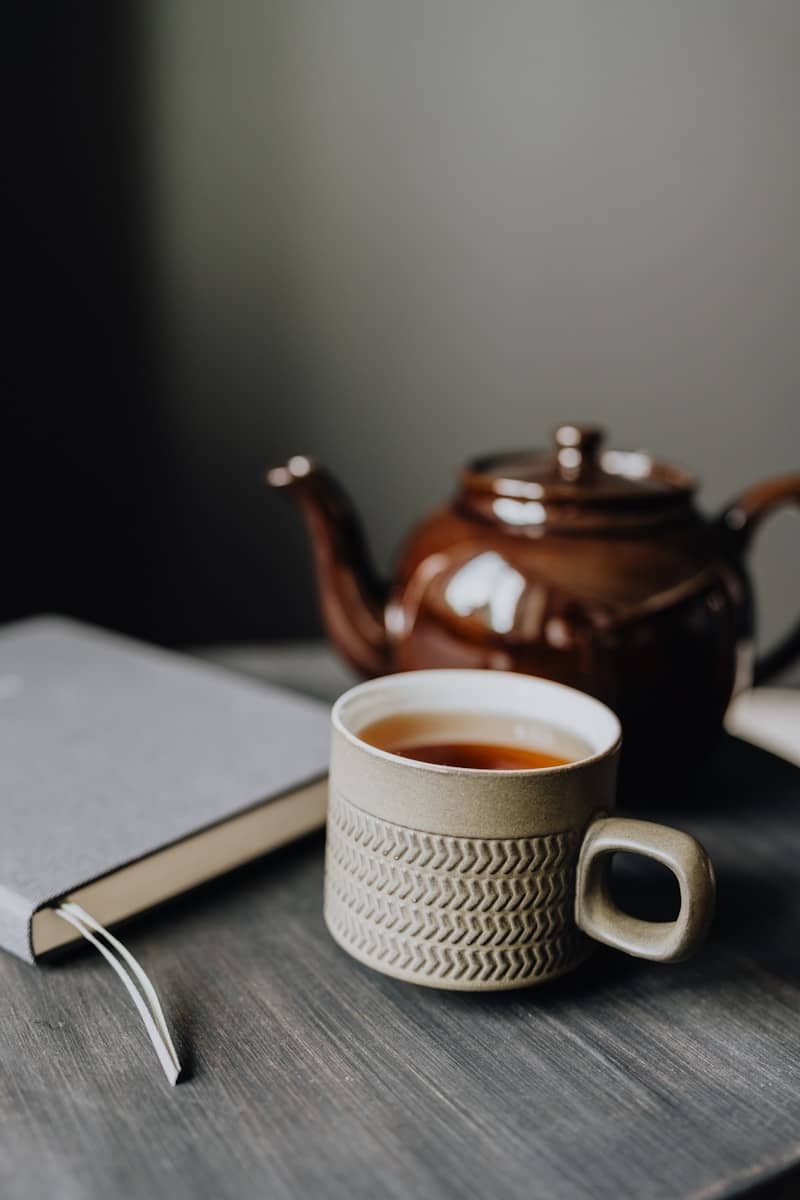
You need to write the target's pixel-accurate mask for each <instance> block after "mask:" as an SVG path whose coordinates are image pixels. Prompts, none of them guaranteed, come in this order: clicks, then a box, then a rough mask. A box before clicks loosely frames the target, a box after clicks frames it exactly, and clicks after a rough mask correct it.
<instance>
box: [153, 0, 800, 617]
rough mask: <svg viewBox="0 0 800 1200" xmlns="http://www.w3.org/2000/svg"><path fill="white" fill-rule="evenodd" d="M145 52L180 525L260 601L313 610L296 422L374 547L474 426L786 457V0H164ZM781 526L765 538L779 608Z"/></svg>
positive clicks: (727, 460)
mask: <svg viewBox="0 0 800 1200" xmlns="http://www.w3.org/2000/svg"><path fill="white" fill-rule="evenodd" d="M148 61H149V63H150V71H149V79H148V96H149V106H148V129H149V139H150V146H151V149H152V161H151V164H150V169H151V186H152V194H153V220H154V231H155V236H156V239H157V245H158V250H159V262H160V267H159V270H160V272H161V288H162V297H163V314H162V317H163V328H164V330H165V339H166V341H165V344H166V348H167V352H168V361H169V375H170V382H169V389H168V390H169V411H168V414H167V418H168V421H167V423H168V427H169V431H170V437H171V439H172V445H173V447H174V454H173V470H172V486H173V487H174V489H175V494H176V495H177V496H179V497H186V498H187V499H186V503H185V505H184V510H185V515H184V517H183V518H182V517H181V516H180V512H181V504H180V503H178V505H177V509H178V516H177V517H176V518H175V520H176V522H177V524H176V529H175V531H174V532H175V534H176V543H179V542H180V541H181V538H183V539H184V540H185V539H186V537H187V536H189V537H190V538H191V537H193V538H194V539H195V541H199V542H200V543H201V544H202V546H203V548H204V549H203V554H204V561H205V563H206V565H205V567H204V569H203V574H202V578H200V579H199V580H198V585H199V586H202V587H204V588H205V589H210V591H211V593H212V596H213V594H214V592H215V589H216V592H217V593H218V595H219V597H220V602H222V600H223V598H224V596H225V595H226V594H228V593H229V592H230V590H231V589H236V588H237V587H240V586H241V587H246V588H247V589H248V600H247V603H248V604H249V605H250V608H251V610H252V614H253V623H254V628H255V627H256V626H257V627H258V629H259V630H260V631H266V632H269V633H274V634H275V635H276V636H282V635H288V634H295V633H298V632H303V631H306V630H309V629H311V628H313V616H312V612H313V609H312V605H311V602H310V600H309V598H308V589H309V585H310V577H309V574H308V568H307V565H306V558H305V546H304V542H303V540H302V536H301V533H300V530H299V525H298V523H297V522H296V521H295V519H294V516H293V514H291V513H290V512H289V511H288V510H287V509H286V508H284V506H283V504H282V503H281V501H280V499H279V498H278V497H273V496H267V495H262V494H261V490H260V485H259V483H258V475H259V472H260V469H261V467H262V466H263V465H265V464H266V463H267V462H270V461H277V460H280V459H282V458H283V457H284V456H286V455H287V454H290V453H295V452H310V453H313V454H315V455H317V456H318V457H319V458H321V459H323V460H325V461H326V462H328V463H329V464H330V465H331V466H332V467H333V468H335V469H336V470H337V472H339V473H340V474H341V476H342V477H343V479H344V480H345V481H346V482H347V483H348V484H349V485H350V487H351V489H352V491H353V493H354V495H355V497H356V499H357V500H358V501H359V502H360V504H361V506H362V507H363V509H364V511H365V514H366V523H367V528H368V532H369V535H370V537H371V540H372V543H373V545H374V547H375V550H376V555H377V557H378V559H379V561H380V562H382V563H384V564H386V563H387V562H388V561H389V556H390V550H391V549H392V547H393V546H394V545H395V544H396V542H397V540H398V539H399V537H400V536H401V534H402V533H403V532H404V531H405V530H406V528H407V527H408V525H409V523H410V522H411V521H412V520H413V518H414V517H415V516H416V515H418V514H420V513H421V512H422V511H424V510H425V509H426V508H427V507H428V506H429V505H431V504H432V503H433V502H434V501H436V500H437V499H438V498H440V497H441V496H442V495H443V494H444V493H445V492H446V491H447V489H448V488H449V487H450V480H451V476H452V472H453V470H454V468H455V467H456V466H457V465H458V464H459V463H460V462H461V461H462V460H463V459H464V458H466V457H468V456H470V455H473V454H475V453H478V452H480V451H484V450H487V449H492V448H498V447H508V446H517V445H522V444H537V443H541V442H542V441H543V440H544V439H546V438H547V437H548V434H549V430H550V428H551V426H553V425H554V424H555V423H556V422H558V421H560V420H562V419H575V420H592V421H596V422H600V423H602V424H604V425H606V426H607V427H608V429H609V431H610V432H611V434H612V435H613V441H614V442H616V443H617V444H620V445H625V446H636V447H638V446H643V447H646V448H648V449H650V450H652V451H654V452H656V453H657V454H658V455H660V456H663V457H666V458H670V459H675V460H678V461H680V462H682V463H684V464H685V465H688V466H689V467H691V468H692V469H695V470H697V472H698V473H699V474H700V475H701V476H702V478H703V480H704V485H705V486H704V491H703V503H704V504H705V506H706V507H707V508H708V509H710V510H713V509H715V508H716V507H717V506H719V505H721V504H722V502H723V501H724V500H726V499H727V498H728V497H729V496H731V495H732V494H733V493H735V492H736V491H737V490H738V489H740V488H741V487H743V486H744V485H745V484H747V483H750V482H753V481H755V480H757V479H759V478H760V477H763V476H767V475H770V474H773V473H778V472H781V471H787V470H791V469H797V468H798V467H799V466H800V452H799V447H800V404H799V403H798V384H800V325H799V323H798V291H799V290H800V289H799V287H798V285H799V284H800V237H799V236H798V202H799V201H800V147H799V142H798V114H799V113H800V69H798V68H799V67H800V5H798V4H797V3H796V0H759V3H753V2H752V0H659V2H646V0H604V2H603V3H597V2H596V0H527V2H525V3H513V2H510V0H493V2H492V3H476V2H472V0H427V2H424V3H423V2H419V0H404V2H394V3H387V2H383V0H268V2H263V0H262V2H255V0H235V2H232V3H227V4H225V5H219V4H216V3H213V2H212V0H170V3H169V4H161V5H157V4H155V5H153V6H152V9H151V10H150V17H149V29H148ZM190 501H191V502H190ZM182 520H183V522H184V526H185V527H182V526H181V521H182ZM799 532H800V526H799V525H798V521H797V514H792V515H791V516H789V515H787V516H785V517H781V518H778V519H776V520H775V521H774V523H773V524H772V525H771V526H770V527H769V528H768V529H766V530H765V532H764V534H763V537H762V539H761V542H760V544H759V546H758V549H757V551H756V554H755V564H756V570H757V572H758V575H759V579H760V581H762V584H763V586H762V587H761V588H760V591H761V593H762V595H763V614H764V617H765V625H766V627H767V628H768V631H770V632H772V631H775V630H777V628H778V627H780V626H784V625H786V624H788V622H789V620H790V618H791V617H792V615H793V614H795V613H796V611H797V608H798V601H799V600H800V554H798V545H799V543H800V538H798V533H799ZM245 559H246V560H247V562H248V563H250V564H253V563H257V564H258V565H257V568H253V569H252V570H250V571H249V573H248V572H245V571H244V570H243V566H242V563H243V560H245ZM178 569H180V563H179V562H178V563H177V565H176V570H178Z"/></svg>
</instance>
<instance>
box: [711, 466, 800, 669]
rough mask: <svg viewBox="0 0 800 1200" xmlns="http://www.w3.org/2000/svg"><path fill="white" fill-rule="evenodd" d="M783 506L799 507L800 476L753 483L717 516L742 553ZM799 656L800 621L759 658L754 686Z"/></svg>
mask: <svg viewBox="0 0 800 1200" xmlns="http://www.w3.org/2000/svg"><path fill="white" fill-rule="evenodd" d="M786 504H795V505H797V506H798V507H800V475H779V476H778V478H777V479H768V480H767V481H766V482H764V483H756V484H754V485H753V487H751V488H748V489H747V490H746V491H744V492H742V494H741V495H740V496H737V497H736V499H735V500H733V501H732V502H731V503H730V504H729V505H728V507H727V508H726V509H724V511H723V512H722V515H721V516H720V522H721V524H722V525H723V526H724V528H725V529H727V530H728V531H729V533H731V534H732V535H733V537H734V538H735V539H736V541H737V542H738V545H739V548H740V549H741V550H747V549H748V548H749V546H750V541H751V538H752V537H753V534H754V533H755V532H756V530H757V529H758V527H759V526H760V524H761V522H762V521H763V520H764V518H765V517H768V516H769V515H770V513H772V512H774V511H775V509H778V508H782V507H783V506H784V505H786ZM798 656H800V621H798V622H797V624H796V625H795V626H794V628H793V629H790V630H789V632H788V633H787V634H786V636H785V637H784V638H783V639H782V641H780V642H779V643H778V645H777V646H774V647H773V648H772V649H771V650H769V651H768V652H767V653H766V654H763V655H760V656H759V658H758V659H757V660H756V664H755V667H754V669H753V683H756V684H758V683H765V682H766V680H768V679H769V678H771V676H773V675H775V674H777V672H778V671H782V670H783V668H784V667H787V666H788V665H789V663H791V662H793V661H794V659H795V658H797V657H798Z"/></svg>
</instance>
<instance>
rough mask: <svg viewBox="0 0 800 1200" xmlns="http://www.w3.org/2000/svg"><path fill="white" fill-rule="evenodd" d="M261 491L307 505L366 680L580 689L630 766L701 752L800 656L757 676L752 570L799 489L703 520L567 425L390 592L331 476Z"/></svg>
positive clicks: (649, 466)
mask: <svg viewBox="0 0 800 1200" xmlns="http://www.w3.org/2000/svg"><path fill="white" fill-rule="evenodd" d="M267 479H268V482H269V483H270V484H271V485H272V486H273V487H286V488H288V489H289V490H290V492H291V493H292V495H293V496H294V497H295V498H296V499H297V502H298V503H299V505H300V508H301V510H302V512H303V516H304V517H305V521H306V524H307V527H308V532H309V536H310V539H311V544H312V550H313V553H314V559H315V565H316V571H317V579H318V585H319V595H320V604H321V609H322V618H323V621H324V624H325V628H326V631H327V634H328V637H329V638H330V640H331V641H332V642H333V644H334V645H335V646H336V647H337V649H338V650H339V652H340V653H341V654H342V655H343V656H344V657H345V658H346V659H347V660H348V661H349V662H350V663H351V664H352V665H353V666H354V667H355V668H356V669H357V670H358V671H360V672H361V673H362V674H364V675H379V674H382V673H384V672H388V671H406V670H414V669H416V668H420V667H493V668H500V669H503V670H509V671H523V672H527V673H530V674H534V675H542V676H545V677H546V678H549V679H556V680H559V681H561V682H563V683H567V684H571V685H572V686H573V687H577V688H581V689H582V690H583V691H587V692H590V693H592V694H593V695H595V696H598V697H599V698H600V699H602V700H604V701H605V702H606V703H607V704H609V705H610V706H611V707H612V708H614V709H615V710H616V711H617V713H618V714H619V716H620V717H621V719H622V722H623V729H624V733H625V744H626V758H625V761H626V762H630V761H631V759H632V758H634V757H641V756H642V755H646V756H647V757H650V756H651V755H652V754H653V753H661V754H664V755H666V756H668V757H670V758H672V759H674V758H675V757H676V756H677V757H679V758H680V759H681V760H682V761H686V758H687V756H693V755H694V754H695V753H696V752H697V751H699V750H702V749H705V748H706V747H707V746H708V745H709V744H710V742H711V741H712V740H713V736H714V734H716V733H717V732H718V731H719V729H720V728H721V724H722V718H723V715H724V713H725V709H726V707H727V705H728V702H729V700H730V698H731V696H732V694H733V693H734V691H735V690H736V689H738V688H739V687H742V686H746V685H747V684H749V683H750V682H751V681H752V679H753V678H754V677H755V678H756V679H757V680H762V679H765V678H766V677H767V676H768V675H769V674H771V673H773V672H774V671H776V670H778V669H779V668H780V667H782V666H784V665H786V664H787V663H788V662H789V660H790V659H791V658H792V657H793V656H794V655H795V654H796V653H798V652H800V627H798V629H797V630H795V631H794V633H793V634H792V635H790V636H789V637H788V638H787V639H786V640H785V641H784V643H783V644H782V645H781V646H779V647H778V648H777V649H776V650H774V651H773V652H772V653H771V654H770V655H768V656H767V658H766V659H764V660H763V661H761V662H760V663H757V664H755V668H754V665H753V654H752V647H753V632H754V630H753V599H752V590H751V586H750V581H749V579H748V575H747V571H746V569H745V565H744V561H743V558H744V553H745V551H746V549H747V546H748V544H749V542H750V539H751V537H752V535H753V533H754V531H755V530H756V528H757V527H758V525H759V523H760V521H761V520H762V518H763V517H764V516H766V515H767V514H768V513H770V512H771V511H772V510H773V509H775V508H777V507H778V506H780V505H783V504H789V503H794V504H798V503H800V475H789V476H784V477H782V478H778V479H774V480H771V481H770V482H768V483H762V484H758V485H756V486H755V487H752V488H750V489H749V490H748V491H746V492H744V493H743V494H742V495H741V496H739V497H738V498H737V499H736V500H734V501H733V503H731V504H730V505H729V506H728V507H727V508H726V509H725V510H724V511H723V512H722V514H721V515H720V516H719V517H717V518H715V519H713V520H709V519H707V518H706V517H704V516H702V515H701V514H700V512H699V511H698V510H697V508H696V507H695V505H694V501H693V492H694V484H693V480H692V479H691V478H690V477H689V476H688V475H687V474H685V473H684V472H683V471H682V470H680V469H678V468H677V467H674V466H670V465H668V464H665V463H659V462H655V461H654V460H653V459H652V458H650V456H649V455H647V454H644V453H641V452H630V451H620V450H604V449H602V437H601V433H600V431H599V430H597V429H593V428H589V427H586V426H578V425H562V426H560V427H559V428H558V429H557V430H556V433H555V443H554V446H553V448H552V449H551V450H550V451H546V452H545V451H532V452H521V453H511V454H497V455H492V456H490V457H486V458H480V459H478V460H477V461H475V462H472V463H470V464H469V465H468V466H467V467H465V468H464V469H463V470H462V472H461V476H460V488H459V490H458V492H457V493H456V495H455V496H454V498H453V499H452V500H451V502H450V503H449V504H448V505H447V506H446V507H444V508H441V509H438V510H437V511H435V512H433V513H432V514H431V515H430V516H428V517H427V518H425V519H424V520H423V521H422V522H421V524H419V525H418V526H417V528H416V529H415V530H414V531H413V533H412V534H411V536H410V538H409V540H408V542H407V543H406V545H405V548H404V550H403V551H402V553H401V555H400V558H399V561H398V564H397V568H396V571H395V574H394V578H393V579H392V580H391V582H389V583H384V582H382V581H381V580H379V579H378V577H377V575H376V573H375V571H374V569H373V567H372V565H371V563H370V560H369V556H368V554H367V551H366V548H365V543H364V538H363V535H362V532H361V527H360V524H359V522H358V520H357V518H356V515H355V513H354V511H353V508H352V506H351V504H350V502H349V500H348V499H347V496H346V495H345V493H344V492H343V491H342V489H341V488H340V487H339V485H338V484H337V483H336V482H335V481H334V480H333V479H332V478H331V476H330V475H329V474H328V473H327V472H325V471H324V470H322V469H321V468H319V467H317V466H316V465H314V464H313V463H312V462H311V461H310V460H308V459H306V458H300V457H298V458H293V459H291V460H290V461H289V462H288V463H287V465H286V466H285V467H278V468H276V469H274V470H272V471H270V472H269V474H268V476H267Z"/></svg>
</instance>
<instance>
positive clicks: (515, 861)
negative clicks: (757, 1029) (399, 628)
mask: <svg viewBox="0 0 800 1200" xmlns="http://www.w3.org/2000/svg"><path fill="white" fill-rule="evenodd" d="M435 711H443V712H449V713H454V712H469V713H470V714H480V713H486V714H487V717H488V716H489V715H493V716H497V715H502V716H504V717H512V718H515V719H516V720H517V721H519V722H523V723H524V726H525V731H526V736H527V737H528V738H529V739H530V740H531V742H532V743H533V744H534V745H536V746H538V747H539V748H542V749H546V748H548V747H550V748H552V749H553V750H554V752H555V753H556V754H557V753H558V751H559V744H560V740H562V742H563V744H567V745H569V746H570V747H571V748H572V753H573V754H574V753H575V750H574V747H575V746H576V745H578V746H580V747H582V753H581V756H580V757H578V758H576V759H574V761H570V762H568V763H566V764H565V765H563V766H556V767H546V768H540V769H537V770H512V771H495V770H476V769H474V768H461V767H447V766H439V765H436V764H432V763H426V762H420V761H417V760H415V759H414V760H412V759H408V758H403V757H402V756H400V755H397V754H392V753H389V752H388V751H385V750H381V749H379V748H377V747H375V746H372V745H369V744H367V743H366V742H364V741H362V740H361V739H360V738H359V736H358V734H359V730H360V729H363V728H365V726H367V725H368V724H371V723H372V722H373V721H377V720H381V719H383V718H386V717H390V716H393V715H396V714H399V713H404V712H435ZM331 721H332V725H333V739H332V747H331V767H330V787H329V797H330V798H329V808H328V837H327V846H326V858H325V921H326V924H327V926H328V929H329V930H330V932H331V934H332V936H333V937H334V938H335V940H336V941H337V942H338V943H339V945H340V946H342V948H343V949H345V950H346V951H347V952H348V953H349V954H351V955H353V957H354V958H357V959H359V960H360V961H361V962H363V963H366V964H367V965H368V966H370V967H373V968H374V969H375V970H377V971H382V972H383V973H384V974H387V975H392V976H395V977H396V978H398V979H404V980H407V981H410V982H412V983H418V984H424V985H426V986H428V987H438V988H452V989H458V990H462V991H494V990H502V989H505V988H515V987H524V986H528V985H531V984H535V983H542V982H544V981H545V980H548V979H554V978H556V977H557V976H559V975H563V974H565V973H566V972H567V971H571V970H572V969H573V968H575V967H577V966H578V965H579V964H580V963H581V962H583V960H584V959H585V958H587V957H588V955H589V954H590V953H591V950H592V947H593V943H594V942H603V943H605V944H606V945H608V946H613V947H615V948H616V949H618V950H622V951H624V952H625V953H627V954H632V955H635V956H637V957H640V958H648V959H654V960H657V961H660V962H672V961H675V960H677V959H680V958H684V957H686V956H688V955H689V954H691V953H692V952H693V951H694V950H695V949H696V948H697V946H698V945H699V944H700V942H701V941H702V940H703V937H704V936H705V933H706V931H707V929H708V926H709V923H710V920H711V916H712V913H713V908H714V875H713V871H712V868H711V864H710V862H709V859H708V857H707V855H706V853H705V850H704V849H703V847H702V846H701V845H700V844H699V842H697V841H695V839H694V838H692V837H690V836H689V835H688V834H686V833H682V832H680V831H679V830H677V829H672V828H670V827H668V826H666V825H657V824H654V823H652V822H649V821H638V820H628V819H626V818H622V817H614V816H611V815H609V814H610V813H611V810H612V809H613V807H614V799H615V788H616V775H617V765H618V759H619V752H620V746H621V730H620V724H619V721H618V720H617V718H616V716H615V715H614V714H613V713H612V712H611V710H610V709H608V708H606V706H605V705H604V704H601V703H600V701H598V700H594V699H593V698H592V697H590V696H587V695H584V693H582V692H578V691H575V690H574V689H573V688H568V687H564V686H562V685H561V684H557V683H552V682H550V681H549V680H544V679H537V678H534V677H532V676H529V675H513V674H509V673H506V672H502V671H473V670H435V671H413V672H408V673H406V674H402V675H390V676H384V677H382V678H380V679H374V680H371V681H370V682H368V683H363V684H360V685H359V686H358V687H354V688H351V690H350V691H348V692H346V693H345V694H344V695H343V696H341V697H340V699H339V700H338V701H337V703H336V704H335V706H334V708H333V712H332V715H331ZM654 769H657V768H656V767H654ZM615 851H627V852H629V853H633V854H642V855H645V856H646V857H648V858H653V859H656V860H657V861H658V862H660V863H663V865H664V866H666V867H668V868H669V869H670V870H671V871H672V872H673V874H674V875H675V877H676V879H677V881H678V886H679V889H680V911H679V913H678V916H677V918H676V919H675V920H674V921H669V922H651V921H643V920H640V919H638V918H636V917H633V916H630V915H629V914H627V913H624V912H622V911H621V910H620V909H619V908H618V907H617V906H616V905H615V904H614V902H613V900H612V899H611V897H610V895H609V890H608V868H609V866H610V861H611V856H612V855H613V853H614V852H615Z"/></svg>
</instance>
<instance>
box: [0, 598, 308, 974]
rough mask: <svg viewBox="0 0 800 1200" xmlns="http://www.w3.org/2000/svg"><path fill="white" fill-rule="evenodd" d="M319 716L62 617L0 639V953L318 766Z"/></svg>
mask: <svg viewBox="0 0 800 1200" xmlns="http://www.w3.org/2000/svg"><path fill="white" fill-rule="evenodd" d="M328 742H329V734H328V709H327V706H326V705H324V704H320V703H318V702H316V701H313V700H308V699H305V698H302V697H300V696H295V695H293V694H292V693H289V692H284V691H282V690H281V689H279V688H274V687H266V686H264V685H260V684H258V683H255V682H251V681H249V680H246V679H240V678H239V677H238V676H236V675H234V674H232V673H230V672H228V671H225V670H224V669H222V668H217V667H213V666H209V665H208V664H205V663H201V662H198V661H195V660H193V659H191V658H189V657H187V656H184V655H180V654H175V653H171V652H169V651H165V650H160V649H156V648H155V647H151V646H146V645H143V644H141V643H138V642H134V641H130V640H128V639H127V638H123V637H120V636H117V635H115V634H110V633H107V632H105V631H101V630H98V629H94V628H91V627H88V626H84V625H80V624H78V623H77V622H74V621H71V620H67V619H65V618H60V617H37V618H34V619H32V620H29V621H22V622H19V623H16V624H14V625H8V626H6V627H5V628H4V629H3V630H0V830H2V833H1V834H0V945H2V946H3V947H4V948H5V949H7V950H10V951H12V952H13V953H15V954H18V955H20V956H21V957H23V958H25V959H28V960H31V959H32V957H33V955H32V950H31V941H30V923H31V917H32V916H33V914H34V912H36V910H37V909H39V908H41V907H42V906H44V905H47V904H48V903H50V902H52V901H54V900H57V899H58V898H59V897H61V896H64V895H66V894H68V893H69V892H71V891H74V890H75V889H77V888H79V887H80V886H81V885H83V884H86V883H88V882H90V881H92V880H94V879H97V878H99V877H101V876H104V875H106V874H108V873H109V872H112V871H114V870H116V869H118V868H119V867H122V866H124V865H125V864H127V863H130V862H134V861H136V860H137V859H140V858H143V857H145V856H147V855H149V854H152V853H154V852H155V851H157V850H159V849H160V848H161V847H163V846H165V845H168V844H170V843H173V842H176V841H179V840H181V839H183V838H186V837H188V836H190V835H191V834H193V833H195V832H197V831H198V830H201V829H204V828H206V827H208V826H212V825H215V824H217V823H219V822H221V821H225V820H226V819H228V818H229V817H231V816H233V815H235V814H237V813H239V812H242V811H244V810H246V809H248V808H250V807H252V806H253V805H256V804H260V803H263V802H264V801H265V800H269V799H271V798H277V797H279V796H281V795H285V794H286V793H287V792H289V791H293V790H294V789H296V788H299V787H302V786H303V785H304V784H306V783H310V782H312V781H313V780H314V779H319V778H320V776H323V775H324V774H325V773H326V772H327V768H328Z"/></svg>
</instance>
